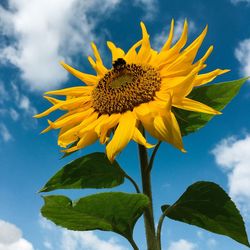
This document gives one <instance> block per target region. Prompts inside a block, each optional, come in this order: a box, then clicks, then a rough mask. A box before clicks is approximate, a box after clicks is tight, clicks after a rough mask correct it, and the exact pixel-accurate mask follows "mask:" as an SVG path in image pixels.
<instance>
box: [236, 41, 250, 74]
mask: <svg viewBox="0 0 250 250" xmlns="http://www.w3.org/2000/svg"><path fill="white" fill-rule="evenodd" d="M235 57H236V58H237V60H238V61H239V63H240V66H241V68H240V72H241V74H242V75H243V76H249V75H250V39H245V40H243V41H241V42H240V43H239V44H238V46H237V48H236V49H235Z"/></svg>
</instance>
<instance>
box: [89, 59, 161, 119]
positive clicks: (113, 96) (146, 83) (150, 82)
mask: <svg viewBox="0 0 250 250" xmlns="http://www.w3.org/2000/svg"><path fill="white" fill-rule="evenodd" d="M160 85H161V78H160V74H159V73H158V72H157V71H156V70H155V69H154V68H153V67H152V66H149V65H137V64H134V63H132V64H126V62H125V61H124V60H123V59H121V58H119V59H118V60H117V61H115V62H114V64H113V68H112V69H111V70H110V71H109V72H108V73H106V74H105V75H104V77H103V78H102V79H101V80H100V81H99V83H98V84H97V86H96V87H95V89H94V90H93V92H92V97H93V107H94V109H95V110H96V111H97V112H98V113H99V114H113V113H124V112H125V111H128V110H133V108H134V107H136V106H138V105H140V104H141V103H145V102H149V101H151V100H153V98H154V96H155V92H156V91H158V90H159V89H160Z"/></svg>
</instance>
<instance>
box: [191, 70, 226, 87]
mask: <svg viewBox="0 0 250 250" xmlns="http://www.w3.org/2000/svg"><path fill="white" fill-rule="evenodd" d="M229 71H230V70H228V69H224V70H222V69H216V70H214V71H211V72H209V73H206V74H201V75H198V76H197V77H196V79H195V80H194V86H200V85H203V84H206V83H209V82H211V81H213V80H214V79H215V78H216V77H217V76H218V75H222V74H225V73H227V72H229Z"/></svg>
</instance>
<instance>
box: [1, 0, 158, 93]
mask: <svg viewBox="0 0 250 250" xmlns="http://www.w3.org/2000/svg"><path fill="white" fill-rule="evenodd" d="M156 1H157V0H136V1H135V2H133V5H139V6H140V7H141V8H142V9H144V11H146V16H148V17H149V16H152V13H153V12H155V9H156ZM121 2H122V1H121V0H103V1H101V2H100V1H99V0H85V1H81V0H67V1H64V0H53V1H51V0H43V1H41V0H33V1H27V0H9V3H8V4H9V7H8V9H4V8H3V7H1V5H0V28H1V33H2V34H3V35H5V36H7V37H9V38H12V39H11V41H14V42H12V43H11V44H10V45H7V44H5V45H2V48H0V61H1V62H2V63H4V62H10V63H12V64H13V65H15V66H16V67H17V68H19V69H20V73H21V77H22V79H24V80H25V81H26V83H28V85H29V87H30V88H31V89H33V90H48V89H52V88H56V87H58V86H59V85H60V84H62V83H63V82H65V81H66V80H67V77H68V74H67V72H66V71H65V70H64V69H63V68H62V67H61V66H60V65H59V61H61V60H66V61H67V62H70V58H71V57H72V56H74V55H76V54H77V53H79V52H80V53H82V52H84V53H87V54H88V53H90V42H91V41H96V42H98V41H99V40H100V38H102V36H103V35H104V34H100V33H99V34H98V36H97V35H96V34H95V29H96V27H97V26H98V23H99V22H101V21H103V20H104V19H105V18H107V17H109V16H110V15H109V14H110V13H112V12H113V11H114V10H115V9H116V7H117V6H118V5H119V4H120V3H121ZM2 34H1V35H2Z"/></svg>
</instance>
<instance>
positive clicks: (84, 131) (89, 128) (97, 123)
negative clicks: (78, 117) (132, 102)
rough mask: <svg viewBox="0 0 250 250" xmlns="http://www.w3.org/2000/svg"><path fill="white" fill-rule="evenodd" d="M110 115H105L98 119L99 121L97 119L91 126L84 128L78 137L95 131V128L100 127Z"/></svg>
mask: <svg viewBox="0 0 250 250" xmlns="http://www.w3.org/2000/svg"><path fill="white" fill-rule="evenodd" d="M107 118H108V115H107V114H104V115H101V116H99V117H98V119H96V120H95V121H94V122H91V123H90V124H88V125H87V126H86V127H84V128H83V129H81V130H80V131H79V132H78V135H79V136H80V137H81V136H82V135H83V134H85V133H86V132H88V131H90V130H95V127H96V126H98V125H99V124H100V123H101V122H102V121H103V120H105V119H107Z"/></svg>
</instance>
